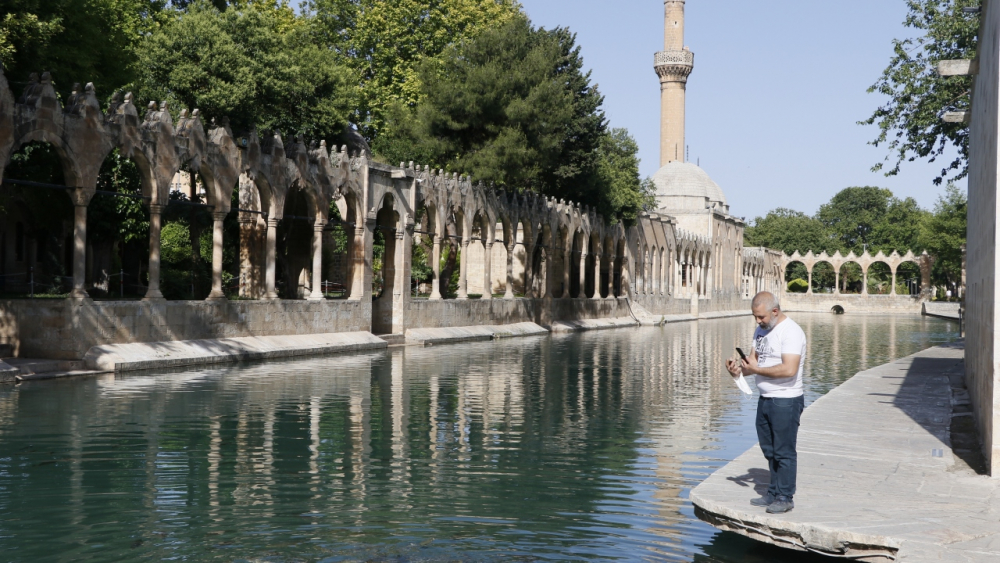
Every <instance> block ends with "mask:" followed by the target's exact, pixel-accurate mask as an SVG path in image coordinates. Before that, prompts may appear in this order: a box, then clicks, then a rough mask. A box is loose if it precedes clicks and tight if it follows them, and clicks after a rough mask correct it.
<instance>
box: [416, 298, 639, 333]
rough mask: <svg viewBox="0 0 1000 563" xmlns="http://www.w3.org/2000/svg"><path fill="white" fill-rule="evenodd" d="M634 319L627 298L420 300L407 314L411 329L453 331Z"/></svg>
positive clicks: (417, 300)
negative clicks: (560, 322) (510, 325)
mask: <svg viewBox="0 0 1000 563" xmlns="http://www.w3.org/2000/svg"><path fill="white" fill-rule="evenodd" d="M628 316H630V312H629V308H628V304H627V303H626V300H625V299H624V298H613V299H470V300H461V301H459V300H457V299H441V300H433V301H432V300H428V299H416V300H413V301H411V302H410V304H409V307H408V309H407V312H406V319H407V328H450V327H459V326H477V325H504V324H513V323H523V322H533V323H537V324H540V325H543V326H545V325H549V324H552V322H553V321H557V320H558V321H576V320H583V319H608V318H618V317H628Z"/></svg>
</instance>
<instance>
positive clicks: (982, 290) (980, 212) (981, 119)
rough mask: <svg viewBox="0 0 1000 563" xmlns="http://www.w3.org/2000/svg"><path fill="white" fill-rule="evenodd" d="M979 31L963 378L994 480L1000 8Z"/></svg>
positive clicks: (989, 9) (997, 459) (987, 8)
mask: <svg viewBox="0 0 1000 563" xmlns="http://www.w3.org/2000/svg"><path fill="white" fill-rule="evenodd" d="M982 10H983V11H982V16H981V20H980V21H981V24H980V30H979V48H978V56H979V76H978V77H977V78H976V82H975V88H974V91H973V93H972V99H973V105H972V119H971V131H970V133H969V135H970V139H969V218H968V219H969V224H968V230H969V237H968V244H967V247H966V251H967V254H966V259H967V261H968V266H967V280H966V290H967V293H966V319H965V328H966V346H965V374H966V375H965V377H966V386H967V387H968V389H969V396H970V398H971V400H972V404H973V411H974V413H975V418H976V424H977V426H978V430H979V435H980V437H981V438H982V441H983V454H984V456H985V458H986V463H987V464H988V465H989V467H990V472H991V474H992V475H997V474H1000V472H998V469H997V464H998V463H1000V447H998V445H997V444H995V443H994V436H995V435H996V424H997V423H996V421H997V417H996V416H995V414H996V412H995V409H996V405H995V402H994V389H995V387H996V377H997V373H998V371H997V356H996V351H997V340H996V339H997V335H996V332H995V328H996V324H997V318H996V314H997V312H996V302H997V299H998V298H1000V295H998V294H997V284H996V275H997V273H996V268H997V240H996V236H997V224H996V223H997V212H998V209H997V197H996V190H997V150H998V148H1000V147H998V143H997V128H998V126H1000V112H998V108H997V105H998V103H1000V99H998V80H1000V50H998V46H997V42H998V40H1000V38H998V33H1000V4H998V3H997V2H996V0H990V1H988V2H983V8H982Z"/></svg>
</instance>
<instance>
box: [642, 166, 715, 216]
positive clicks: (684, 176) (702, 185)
mask: <svg viewBox="0 0 1000 563" xmlns="http://www.w3.org/2000/svg"><path fill="white" fill-rule="evenodd" d="M653 184H654V185H655V186H656V198H657V200H659V201H664V199H663V198H671V197H699V198H701V197H703V198H708V201H710V202H716V203H721V204H722V205H724V206H728V203H726V196H725V194H723V193H722V188H720V187H719V185H718V184H716V183H715V182H713V181H712V179H711V178H710V177H709V176H708V173H706V172H705V171H704V170H702V169H701V168H699V167H698V166H697V165H695V164H691V163H690V162H680V161H677V160H675V161H673V162H668V163H667V164H666V165H665V166H664V167H663V168H660V169H659V170H657V171H656V174H653Z"/></svg>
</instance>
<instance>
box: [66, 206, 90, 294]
mask: <svg viewBox="0 0 1000 563" xmlns="http://www.w3.org/2000/svg"><path fill="white" fill-rule="evenodd" d="M77 190H80V188H77ZM80 191H82V190H80ZM86 283H87V204H86V203H84V202H81V201H77V202H76V209H75V211H74V215H73V290H72V291H71V292H70V297H72V298H74V299H88V298H89V297H90V296H89V295H88V294H87V290H86V288H85V287H84V286H85V285H86Z"/></svg>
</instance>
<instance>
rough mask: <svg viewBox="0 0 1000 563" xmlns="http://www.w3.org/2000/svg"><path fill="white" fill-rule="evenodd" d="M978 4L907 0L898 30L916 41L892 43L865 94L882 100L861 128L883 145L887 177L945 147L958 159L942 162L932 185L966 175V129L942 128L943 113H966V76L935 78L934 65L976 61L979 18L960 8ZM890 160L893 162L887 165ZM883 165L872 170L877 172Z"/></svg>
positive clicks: (974, 1)
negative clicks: (874, 132) (869, 128)
mask: <svg viewBox="0 0 1000 563" xmlns="http://www.w3.org/2000/svg"><path fill="white" fill-rule="evenodd" d="M980 3H981V2H980V0H907V2H906V4H907V6H908V8H909V11H908V13H907V15H906V20H905V21H904V25H905V26H906V27H908V28H911V29H914V30H917V31H918V32H920V33H921V35H919V36H918V37H913V38H909V39H896V40H894V41H893V56H892V59H891V60H890V61H889V66H888V67H886V69H885V70H884V71H883V72H882V76H881V77H879V79H878V81H877V82H875V84H874V85H872V87H871V88H869V89H868V91H869V92H870V93H879V94H882V95H884V96H886V97H888V101H887V102H886V103H885V105H883V106H881V107H879V108H878V109H877V110H875V112H874V113H872V115H871V116H870V117H869V118H868V119H865V120H864V121H861V122H860V123H861V124H865V125H873V124H874V125H877V126H878V128H879V134H878V136H876V137H875V140H874V141H872V142H871V144H873V145H875V146H879V145H883V144H884V145H886V147H887V148H888V149H889V156H887V157H886V159H885V162H889V163H890V166H889V168H888V169H887V170H886V175H887V176H892V175H895V174H897V173H898V172H899V168H900V165H901V164H902V163H903V162H904V161H913V160H916V159H918V158H920V159H923V158H926V159H928V160H929V161H930V162H934V161H935V160H936V159H937V158H938V157H940V156H942V155H943V154H944V152H945V151H946V150H947V149H948V148H949V147H954V148H956V149H957V150H958V156H957V157H956V158H955V159H954V160H952V161H951V162H948V163H945V164H944V165H943V167H942V169H941V174H940V175H939V176H938V177H937V178H935V180H934V183H935V184H940V183H941V182H942V181H944V180H946V179H950V180H957V179H959V178H963V177H965V175H966V174H967V162H968V157H969V129H968V126H967V125H965V124H962V123H945V122H944V121H942V120H941V114H942V113H943V112H945V111H962V110H967V109H969V106H970V96H969V94H970V90H971V87H972V77H971V76H953V77H941V76H938V74H937V71H936V66H937V62H938V61H940V60H947V59H972V58H975V56H976V33H977V32H978V28H979V17H978V15H977V14H975V13H968V14H967V13H965V12H963V11H962V8H971V7H978V6H979V5H980ZM893 160H895V162H893ZM885 162H880V163H878V164H876V165H875V166H874V168H873V170H883V169H884V164H885Z"/></svg>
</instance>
